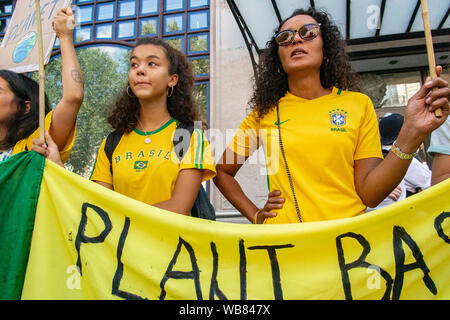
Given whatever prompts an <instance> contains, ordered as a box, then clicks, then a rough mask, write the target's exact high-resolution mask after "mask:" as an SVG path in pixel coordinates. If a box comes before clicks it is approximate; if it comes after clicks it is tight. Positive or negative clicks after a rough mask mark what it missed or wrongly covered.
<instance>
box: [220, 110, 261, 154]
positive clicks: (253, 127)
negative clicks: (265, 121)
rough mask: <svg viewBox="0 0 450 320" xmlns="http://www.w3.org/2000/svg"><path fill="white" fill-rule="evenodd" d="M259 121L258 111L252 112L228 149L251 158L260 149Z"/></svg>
mask: <svg viewBox="0 0 450 320" xmlns="http://www.w3.org/2000/svg"><path fill="white" fill-rule="evenodd" d="M259 125H260V123H259V120H258V117H257V113H256V111H255V110H254V111H252V112H251V113H250V114H249V115H248V116H247V118H245V120H244V121H243V122H242V123H241V125H240V126H239V129H238V130H237V131H236V133H235V135H234V137H233V139H232V140H231V142H230V143H229V144H228V149H230V150H231V151H233V152H234V153H236V154H237V155H240V156H245V157H249V156H251V155H252V154H253V152H255V151H256V150H258V148H259V143H260V141H259Z"/></svg>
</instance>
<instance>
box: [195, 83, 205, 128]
mask: <svg viewBox="0 0 450 320" xmlns="http://www.w3.org/2000/svg"><path fill="white" fill-rule="evenodd" d="M193 93H194V98H195V99H196V100H197V103H198V106H199V109H200V118H201V120H202V121H205V122H208V118H209V114H208V110H209V83H208V82H206V81H205V82H198V83H196V84H195V86H194V88H193Z"/></svg>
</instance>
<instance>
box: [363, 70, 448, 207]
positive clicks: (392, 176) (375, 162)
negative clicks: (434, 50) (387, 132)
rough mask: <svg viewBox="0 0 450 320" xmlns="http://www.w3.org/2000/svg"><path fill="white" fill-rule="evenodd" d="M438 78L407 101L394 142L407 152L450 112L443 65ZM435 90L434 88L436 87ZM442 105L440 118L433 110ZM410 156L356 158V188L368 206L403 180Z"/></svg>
mask: <svg viewBox="0 0 450 320" xmlns="http://www.w3.org/2000/svg"><path fill="white" fill-rule="evenodd" d="M436 71H437V74H438V77H437V78H435V79H433V80H431V79H427V81H426V83H425V84H424V85H423V86H422V87H421V88H420V90H419V91H418V92H417V93H416V94H415V95H414V96H413V97H412V98H411V99H410V100H409V101H408V106H407V107H406V110H405V122H404V124H403V126H402V129H401V131H400V133H399V135H398V137H397V141H396V142H395V143H394V145H395V147H396V148H397V149H399V150H400V151H401V152H402V153H404V154H413V153H415V152H416V151H417V149H418V148H419V146H420V145H421V144H422V142H423V141H424V140H425V138H426V137H427V136H428V135H429V134H430V133H431V132H432V131H433V130H435V129H436V128H438V127H439V126H440V125H442V124H443V123H444V122H445V120H446V119H447V117H448V115H449V97H450V89H449V87H448V82H447V81H445V80H444V79H442V78H440V77H439V75H440V73H441V72H442V68H441V67H440V66H438V67H437V68H436ZM433 89H435V90H433ZM438 108H442V111H443V116H442V117H441V118H437V117H436V116H435V115H434V110H436V109H438ZM410 163H411V159H409V160H404V159H401V158H400V157H399V156H397V155H395V154H394V153H393V150H392V149H391V151H390V152H389V154H388V155H387V157H386V158H385V159H384V160H381V159H375V158H369V159H362V160H356V161H355V186H356V191H357V192H358V194H359V196H360V197H361V199H362V200H363V202H364V204H366V205H367V206H369V207H376V206H377V205H378V204H379V203H380V202H381V201H382V200H383V199H384V198H385V197H387V196H388V195H389V193H390V192H391V191H392V190H393V189H394V188H395V187H396V186H397V185H398V184H399V183H400V181H401V180H402V179H403V177H404V175H405V173H406V171H407V170H408V167H409V164H410Z"/></svg>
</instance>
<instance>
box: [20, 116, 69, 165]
mask: <svg viewBox="0 0 450 320" xmlns="http://www.w3.org/2000/svg"><path fill="white" fill-rule="evenodd" d="M52 115H53V111H50V112H49V113H47V115H46V116H45V125H44V126H45V130H46V131H49V130H50V124H51V122H52ZM75 134H76V125H75V126H74V129H73V130H72V133H71V134H70V136H69V138H68V139H67V142H66V145H65V146H64V148H63V150H61V151H60V152H59V154H60V156H61V160H62V162H63V163H64V162H66V161H67V159H68V158H69V156H70V152H71V151H72V148H73V143H74V141H75ZM38 138H39V128H38V129H36V130H35V131H34V132H33V133H32V134H31V135H30V136H29V137H28V138H26V139H22V140H20V141H18V142H17V143H16V144H15V145H14V148H13V152H12V154H13V155H15V154H17V153H19V152H22V151H26V150H31V147H32V146H33V139H38Z"/></svg>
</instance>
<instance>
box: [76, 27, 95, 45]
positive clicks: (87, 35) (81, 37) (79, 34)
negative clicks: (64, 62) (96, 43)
mask: <svg viewBox="0 0 450 320" xmlns="http://www.w3.org/2000/svg"><path fill="white" fill-rule="evenodd" d="M91 39H92V26H86V27H81V28H77V29H75V42H82V41H89V40H91Z"/></svg>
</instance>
